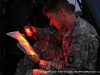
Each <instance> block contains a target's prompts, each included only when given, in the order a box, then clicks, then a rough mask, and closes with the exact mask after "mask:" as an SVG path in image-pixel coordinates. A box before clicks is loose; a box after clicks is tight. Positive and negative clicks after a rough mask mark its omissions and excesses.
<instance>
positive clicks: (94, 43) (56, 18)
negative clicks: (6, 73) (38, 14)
mask: <svg viewBox="0 0 100 75" xmlns="http://www.w3.org/2000/svg"><path fill="white" fill-rule="evenodd" d="M72 10H73V5H72V4H70V3H69V2H68V1H66V0H48V1H47V3H46V4H45V5H44V7H43V10H42V11H43V14H44V15H46V16H47V17H48V18H49V20H50V25H54V26H55V27H56V28H57V29H58V30H59V31H58V32H57V33H55V32H53V33H51V32H49V31H48V30H46V29H40V28H35V27H32V31H33V32H32V33H31V34H27V35H28V36H32V37H33V36H34V37H35V38H36V40H37V42H36V43H35V44H34V46H33V48H34V50H35V51H36V53H37V54H38V55H39V57H40V58H38V57H37V56H26V57H25V58H24V59H22V61H20V63H19V64H18V67H17V71H16V73H15V75H67V74H68V75H75V74H76V73H78V74H79V75H81V73H80V72H81V71H87V70H88V71H95V70H96V61H97V59H96V57H97V49H98V46H99V41H98V38H97V37H98V34H97V32H96V30H95V28H94V27H93V26H92V25H91V24H90V23H89V22H87V21H86V20H84V19H82V18H80V17H79V16H76V15H75V14H74V13H73V11H72ZM33 33H34V34H33ZM35 65H36V66H38V68H37V69H36V68H35V67H36V66H35ZM71 71H72V72H71ZM77 71H79V72H77ZM75 72H76V73H75ZM84 75H85V74H84Z"/></svg>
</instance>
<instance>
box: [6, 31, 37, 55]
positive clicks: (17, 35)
mask: <svg viewBox="0 0 100 75" xmlns="http://www.w3.org/2000/svg"><path fill="white" fill-rule="evenodd" d="M7 35H8V36H10V37H12V38H14V39H16V40H18V42H19V43H20V45H21V46H22V47H23V48H24V49H25V52H26V54H27V55H34V54H36V53H35V51H34V49H33V48H32V46H31V45H30V44H29V43H28V42H27V40H26V39H25V38H24V37H23V36H22V34H21V33H20V32H19V31H14V32H9V33H7Z"/></svg>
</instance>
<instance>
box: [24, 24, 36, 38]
mask: <svg viewBox="0 0 100 75" xmlns="http://www.w3.org/2000/svg"><path fill="white" fill-rule="evenodd" d="M24 30H25V32H26V34H27V35H28V36H32V35H33V34H35V33H36V32H37V29H36V28H35V27H34V26H25V27H24Z"/></svg>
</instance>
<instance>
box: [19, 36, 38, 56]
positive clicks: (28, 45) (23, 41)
mask: <svg viewBox="0 0 100 75" xmlns="http://www.w3.org/2000/svg"><path fill="white" fill-rule="evenodd" d="M19 40H22V41H20V43H21V44H23V45H24V47H25V46H26V47H27V51H28V52H29V54H31V55H34V54H36V53H35V52H34V51H33V49H32V48H31V46H30V44H29V43H28V42H27V41H26V39H24V38H23V37H22V36H20V37H19Z"/></svg>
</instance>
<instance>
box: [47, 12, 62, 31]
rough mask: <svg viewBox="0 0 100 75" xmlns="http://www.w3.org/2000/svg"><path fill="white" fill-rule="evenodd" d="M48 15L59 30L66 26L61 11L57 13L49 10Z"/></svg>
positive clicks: (51, 22) (51, 23)
mask: <svg viewBox="0 0 100 75" xmlns="http://www.w3.org/2000/svg"><path fill="white" fill-rule="evenodd" d="M46 16H47V17H48V18H49V20H50V25H51V26H52V25H54V26H55V27H56V28H57V29H58V30H60V29H62V28H63V27H64V19H63V16H62V14H61V13H60V12H58V13H57V14H56V13H51V12H48V13H46Z"/></svg>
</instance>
